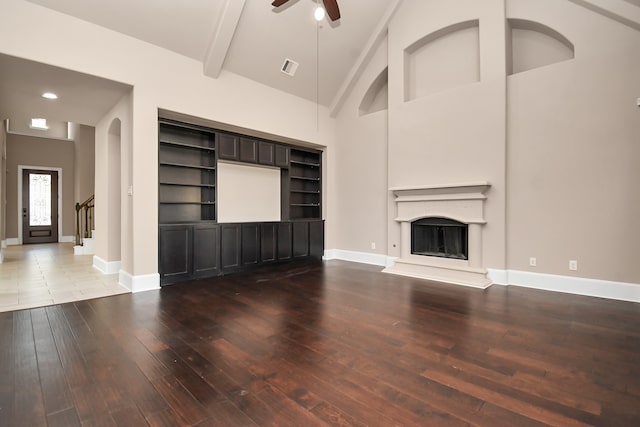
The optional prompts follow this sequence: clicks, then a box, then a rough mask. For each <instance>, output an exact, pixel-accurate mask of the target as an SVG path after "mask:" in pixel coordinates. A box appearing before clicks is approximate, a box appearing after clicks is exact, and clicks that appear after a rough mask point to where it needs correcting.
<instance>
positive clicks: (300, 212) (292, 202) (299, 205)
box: [288, 148, 322, 220]
mask: <svg viewBox="0 0 640 427" xmlns="http://www.w3.org/2000/svg"><path fill="white" fill-rule="evenodd" d="M321 159H322V157H321V153H320V152H319V151H312V150H302V149H297V148H292V149H291V153H290V160H289V181H288V184H289V192H288V197H289V200H288V204H289V205H288V209H289V217H290V218H291V219H293V220H296V219H320V218H321V217H322V208H321V197H320V194H321V193H320V192H321V177H322V171H321Z"/></svg>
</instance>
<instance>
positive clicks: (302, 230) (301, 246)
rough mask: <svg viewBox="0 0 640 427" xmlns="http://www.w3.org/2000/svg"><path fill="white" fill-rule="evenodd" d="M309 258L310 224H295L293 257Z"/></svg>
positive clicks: (304, 222) (303, 222)
mask: <svg viewBox="0 0 640 427" xmlns="http://www.w3.org/2000/svg"><path fill="white" fill-rule="evenodd" d="M307 256H309V223H308V222H306V221H300V222H294V223H293V257H294V258H303V257H307Z"/></svg>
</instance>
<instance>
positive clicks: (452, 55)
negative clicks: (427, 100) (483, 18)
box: [404, 19, 480, 101]
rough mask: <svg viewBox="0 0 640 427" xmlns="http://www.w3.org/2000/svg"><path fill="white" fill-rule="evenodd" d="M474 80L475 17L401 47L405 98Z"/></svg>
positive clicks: (477, 64) (477, 37)
mask: <svg viewBox="0 0 640 427" xmlns="http://www.w3.org/2000/svg"><path fill="white" fill-rule="evenodd" d="M478 81H480V32H479V21H478V20H477V19H475V20H471V21H464V22H459V23H456V24H453V25H450V26H447V27H444V28H441V29H439V30H437V31H434V32H432V33H430V34H427V35H426V36H424V37H422V38H421V39H419V40H417V41H416V42H414V43H413V44H411V45H410V46H409V47H407V48H406V49H405V53H404V100H405V101H412V100H414V99H418V98H422V97H425V96H428V95H430V94H433V93H436V92H440V91H442V90H446V89H450V88H453V87H457V86H462V85H466V84H470V83H475V82H478Z"/></svg>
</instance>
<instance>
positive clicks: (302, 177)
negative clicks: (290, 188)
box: [291, 176, 320, 181]
mask: <svg viewBox="0 0 640 427" xmlns="http://www.w3.org/2000/svg"><path fill="white" fill-rule="evenodd" d="M291 179H302V180H305V181H320V178H311V177H308V176H292V177H291Z"/></svg>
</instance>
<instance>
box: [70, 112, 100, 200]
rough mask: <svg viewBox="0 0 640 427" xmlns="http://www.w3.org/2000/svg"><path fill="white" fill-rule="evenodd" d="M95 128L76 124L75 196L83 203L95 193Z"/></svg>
mask: <svg viewBox="0 0 640 427" xmlns="http://www.w3.org/2000/svg"><path fill="white" fill-rule="evenodd" d="M95 137H96V136H95V128H94V127H92V126H86V125H79V124H75V125H74V132H73V146H74V156H75V183H74V184H75V185H74V198H75V201H76V203H82V202H84V201H85V200H87V199H88V198H89V197H90V196H91V195H93V194H94V191H95V190H94V186H95V145H96V144H95Z"/></svg>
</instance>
